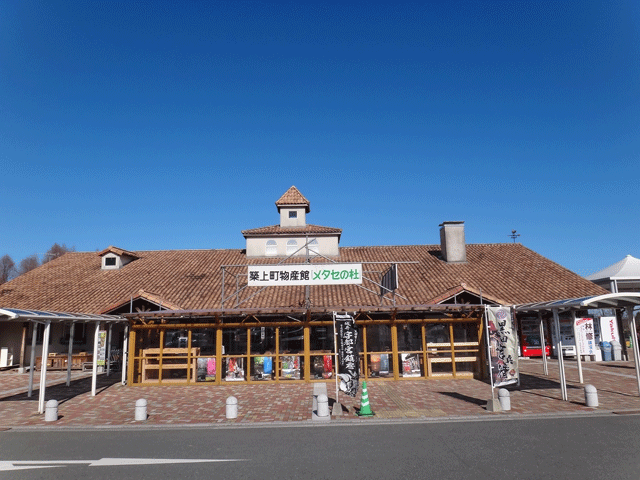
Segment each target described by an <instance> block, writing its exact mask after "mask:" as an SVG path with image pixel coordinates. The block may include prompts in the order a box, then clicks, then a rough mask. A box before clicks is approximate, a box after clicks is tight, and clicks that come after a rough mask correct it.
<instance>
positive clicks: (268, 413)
mask: <svg viewBox="0 0 640 480" xmlns="http://www.w3.org/2000/svg"><path fill="white" fill-rule="evenodd" d="M565 367H566V372H567V390H568V397H569V401H563V400H562V395H561V393H560V388H559V383H558V367H557V362H555V361H553V360H550V361H549V376H545V375H543V369H542V362H541V360H540V359H530V360H521V361H520V372H521V385H520V386H519V387H516V386H513V387H509V390H510V391H511V411H509V412H501V413H492V412H488V411H487V410H486V408H485V405H486V403H487V400H488V399H490V398H491V388H490V386H489V385H488V384H487V383H484V382H482V381H479V380H453V379H442V380H404V381H388V380H377V381H375V380H370V381H369V382H367V390H368V394H369V401H370V404H371V409H372V410H373V412H374V413H375V416H374V417H369V418H364V417H358V416H357V415H356V411H357V410H358V409H359V407H360V392H359V393H358V396H357V397H356V398H351V397H348V396H346V395H345V394H344V393H342V392H341V393H340V402H342V404H343V415H341V416H337V417H332V419H331V421H332V422H345V421H359V422H366V421H370V418H374V419H379V420H380V419H386V420H387V421H393V420H394V419H397V420H406V419H430V418H439V417H440V418H442V417H447V418H450V419H451V418H469V417H474V418H477V417H481V418H482V417H490V416H496V415H510V416H523V415H545V414H554V415H557V414H561V415H565V414H567V415H571V414H578V415H593V414H594V413H600V412H614V413H618V414H631V413H640V395H639V394H638V383H637V380H636V375H635V367H634V364H633V362H602V363H594V362H585V363H583V374H584V384H592V385H594V386H595V387H596V388H597V391H598V401H599V407H598V408H596V409H594V408H588V407H586V406H585V397H584V385H581V384H580V383H578V370H577V367H576V363H575V361H565ZM38 378H39V372H36V379H35V381H34V383H35V385H34V392H33V396H32V397H31V398H28V397H27V393H26V392H27V387H28V379H29V376H28V374H18V373H16V371H15V370H14V371H5V372H0V428H11V427H42V426H45V427H47V428H57V427H98V426H126V425H133V424H139V423H140V422H135V420H134V413H135V403H136V400H137V399H139V398H145V399H146V400H147V402H148V415H149V418H148V420H147V421H146V422H145V424H146V425H150V426H163V425H167V426H168V425H196V424H207V425H216V424H219V425H227V424H255V423H260V424H267V423H273V422H309V423H316V422H312V421H311V417H312V412H311V408H312V407H311V405H312V392H313V385H312V384H304V383H302V384H301V383H296V384H293V383H292V384H259V385H256V384H254V385H243V384H237V383H234V384H230V385H221V386H212V385H204V386H201V385H195V386H163V387H158V386H143V387H137V386H136V387H126V386H122V385H121V384H120V381H119V380H120V375H119V374H113V375H112V376H111V377H107V376H106V375H100V376H99V377H98V394H97V395H96V396H95V397H92V396H91V377H90V373H82V372H74V373H73V376H72V382H71V386H70V387H67V386H66V385H65V382H66V372H48V386H47V390H46V399H47V400H50V399H56V400H58V401H59V402H60V404H59V408H58V413H59V417H60V418H59V420H58V421H56V422H45V421H44V415H39V414H38V413H37V406H38V390H37V388H38ZM360 386H362V383H361V384H360ZM360 390H361V389H360ZM327 391H328V396H329V398H330V402H333V399H334V398H335V383H334V382H327ZM232 395H233V396H235V397H236V398H237V399H238V417H237V418H236V419H232V420H229V419H227V418H226V399H227V398H228V397H229V396H232ZM496 395H497V391H496Z"/></svg>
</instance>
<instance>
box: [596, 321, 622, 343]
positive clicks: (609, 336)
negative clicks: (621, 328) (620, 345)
mask: <svg viewBox="0 0 640 480" xmlns="http://www.w3.org/2000/svg"><path fill="white" fill-rule="evenodd" d="M613 340H615V341H616V342H619V341H620V335H619V334H618V320H617V319H616V317H600V341H601V342H612V341H613Z"/></svg>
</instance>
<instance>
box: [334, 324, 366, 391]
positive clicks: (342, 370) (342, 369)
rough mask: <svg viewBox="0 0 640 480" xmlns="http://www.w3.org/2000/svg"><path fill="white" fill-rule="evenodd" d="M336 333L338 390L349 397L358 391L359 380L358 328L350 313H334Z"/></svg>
mask: <svg viewBox="0 0 640 480" xmlns="http://www.w3.org/2000/svg"><path fill="white" fill-rule="evenodd" d="M335 322H336V329H337V330H336V332H337V334H338V338H337V340H338V372H339V373H338V376H339V377H340V390H342V391H343V392H345V393H346V394H347V395H349V396H350V397H355V396H356V394H357V393H358V382H359V381H360V355H359V352H358V329H357V328H356V322H355V321H354V320H353V317H352V316H351V315H336V316H335Z"/></svg>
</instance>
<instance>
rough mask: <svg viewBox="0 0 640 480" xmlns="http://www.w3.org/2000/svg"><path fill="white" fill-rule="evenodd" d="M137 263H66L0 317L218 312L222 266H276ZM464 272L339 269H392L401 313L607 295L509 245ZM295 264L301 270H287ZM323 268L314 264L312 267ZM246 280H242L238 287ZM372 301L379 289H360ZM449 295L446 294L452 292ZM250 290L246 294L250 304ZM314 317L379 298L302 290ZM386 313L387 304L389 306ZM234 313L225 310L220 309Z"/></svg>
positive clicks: (395, 254)
mask: <svg viewBox="0 0 640 480" xmlns="http://www.w3.org/2000/svg"><path fill="white" fill-rule="evenodd" d="M135 254H136V255H137V256H138V257H139V259H138V260H136V261H135V262H131V263H129V264H127V265H125V266H124V267H123V268H121V269H119V270H101V268H100V260H99V258H98V257H97V256H96V254H95V252H87V253H82V252H68V253H66V254H65V255H63V256H61V257H59V258H57V259H55V260H52V261H50V262H47V263H46V264H44V265H42V266H40V267H38V268H36V269H35V270H32V271H30V272H27V273H25V274H24V275H21V276H19V277H17V278H15V279H14V280H11V281H10V282H7V283H5V284H2V285H0V308H3V307H4V308H10V307H13V308H30V309H40V310H54V311H70V312H85V313H100V312H105V309H107V308H108V307H110V306H115V305H118V304H121V303H122V302H123V301H126V300H127V299H128V298H130V297H131V296H132V295H133V296H136V295H139V291H140V290H141V289H144V291H145V292H153V295H154V296H155V298H157V299H162V302H163V304H170V305H172V306H176V307H179V309H184V310H214V309H220V308H222V304H221V290H222V269H221V267H222V266H223V265H225V266H226V265H245V264H270V263H278V262H279V261H280V260H281V259H247V258H246V257H245V255H244V253H243V251H242V250H165V251H138V252H135ZM467 260H468V261H467V263H464V264H447V263H446V262H444V261H442V260H441V259H440V246H439V245H409V246H391V247H342V248H341V249H340V257H339V258H338V261H340V262H379V263H375V264H374V263H365V264H364V265H363V270H364V272H365V277H366V278H370V279H372V280H374V281H376V282H379V280H380V276H381V273H382V272H383V271H384V270H386V268H388V265H389V263H391V262H417V263H400V264H399V267H398V276H399V284H400V286H399V288H398V291H397V293H398V294H400V295H402V296H404V297H406V300H405V299H403V298H400V297H396V303H397V304H398V305H399V306H401V305H403V304H404V305H423V304H433V303H436V302H437V301H438V300H439V299H440V300H441V299H442V298H443V295H444V296H446V295H448V294H449V293H451V291H453V290H455V289H456V288H458V287H460V286H461V284H463V283H464V284H465V289H466V290H467V291H470V292H480V291H481V292H482V294H483V295H484V296H485V297H487V298H495V299H502V301H504V302H505V303H512V304H520V303H528V302H536V301H547V300H556V299H562V298H574V297H582V296H588V295H598V294H603V293H606V291H605V290H604V289H602V288H601V287H599V286H597V285H595V284H594V283H592V282H590V281H588V280H586V279H584V278H582V277H580V276H578V275H577V274H575V273H573V272H571V271H569V270H567V269H566V268H564V267H562V266H560V265H558V264H556V263H554V262H552V261H551V260H549V259H547V258H545V257H543V256H541V255H539V254H537V253H535V252H533V251H532V250H529V249H528V248H526V247H524V246H522V245H520V244H517V243H515V244H514V243H506V244H482V245H478V244H476V245H474V244H470V245H467ZM296 262H299V260H295V261H292V262H291V263H296ZM322 262H326V260H322V261H321V262H320V263H322ZM225 271H226V274H225V295H226V296H229V295H231V294H232V293H233V292H234V291H235V282H236V280H235V277H234V276H233V274H239V275H241V277H240V278H243V276H242V275H246V269H242V268H239V267H227V268H226V269H225ZM244 278H246V276H245V277H244ZM363 286H364V287H366V288H368V289H369V290H373V291H374V292H378V291H379V287H378V286H376V285H375V284H374V283H372V282H371V281H368V280H365V282H364V284H363ZM452 289H453V290H452ZM257 291H258V288H257V287H255V288H247V289H245V290H244V291H243V292H242V298H248V297H249V296H250V295H252V294H254V293H255V292H257ZM310 295H311V297H310V298H311V303H312V306H315V307H337V308H340V307H346V306H365V305H369V306H378V305H380V297H379V296H378V295H376V294H375V293H372V292H369V291H367V290H365V289H363V288H359V287H357V286H353V285H345V286H314V287H311V288H310ZM304 300H305V287H269V288H267V289H265V290H264V291H262V292H261V293H259V294H257V295H256V296H255V297H253V298H251V299H250V300H249V301H248V302H245V303H243V304H242V305H241V306H242V307H243V308H273V307H299V306H301V305H304ZM388 304H389V303H388V302H387V303H385V305H388ZM225 307H226V308H232V307H233V305H231V302H229V303H227V304H225Z"/></svg>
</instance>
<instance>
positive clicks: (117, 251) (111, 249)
mask: <svg viewBox="0 0 640 480" xmlns="http://www.w3.org/2000/svg"><path fill="white" fill-rule="evenodd" d="M107 253H115V254H116V255H120V256H123V255H126V256H128V257H132V258H138V257H137V255H136V254H135V253H134V252H130V251H129V250H123V249H122V248H118V247H114V246H113V245H110V246H109V247H107V248H105V249H104V250H102V251H101V252H98V256H100V257H102V256H103V255H105V254H107Z"/></svg>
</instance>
